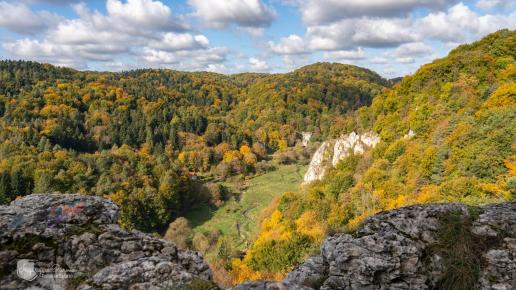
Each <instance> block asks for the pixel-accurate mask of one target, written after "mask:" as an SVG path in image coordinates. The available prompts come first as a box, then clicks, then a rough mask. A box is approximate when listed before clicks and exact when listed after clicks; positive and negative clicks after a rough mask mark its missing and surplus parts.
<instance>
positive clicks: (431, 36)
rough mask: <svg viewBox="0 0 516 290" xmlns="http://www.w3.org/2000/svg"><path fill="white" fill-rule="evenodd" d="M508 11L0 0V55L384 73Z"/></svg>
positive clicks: (397, 0) (467, 37) (97, 66)
mask: <svg viewBox="0 0 516 290" xmlns="http://www.w3.org/2000/svg"><path fill="white" fill-rule="evenodd" d="M515 10H516V0H471V1H457V0H368V1H364V0H181V1H174V0H163V1H156V0H102V1H101V0H95V1H83V2H81V1H74V0H71V1H67V0H22V1H11V0H0V58H2V59H25V60H35V61H40V62H48V63H52V64H55V65H60V66H68V67H73V68H76V69H81V70H109V71H119V70H128V69H134V68H148V67H153V68H171V69H177V70H208V71H215V72H220V73H239V72H250V71H252V72H286V71H291V70H293V69H296V68H298V67H300V66H303V65H306V64H310V63H314V62H318V61H330V62H340V63H350V64H355V65H359V66H363V67H368V68H371V69H373V70H375V71H377V72H378V73H380V74H381V75H383V76H384V77H388V78H391V77H397V76H403V75H406V74H410V73H412V72H414V71H415V70H416V69H417V68H418V67H419V66H420V65H421V64H424V63H427V62H429V61H431V60H432V59H435V58H437V57H442V56H445V55H446V54H447V53H448V52H449V50H450V49H452V48H454V47H456V46H457V45H459V44H461V43H466V42H471V41H474V40H477V39H480V38H481V37H483V36H485V35H486V34H489V33H491V32H494V31H496V30H498V29H501V28H509V29H515V28H516V12H515Z"/></svg>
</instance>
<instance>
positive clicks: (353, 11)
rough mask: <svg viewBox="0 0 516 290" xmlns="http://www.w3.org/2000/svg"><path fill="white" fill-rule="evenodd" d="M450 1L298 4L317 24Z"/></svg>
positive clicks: (334, 0)
mask: <svg viewBox="0 0 516 290" xmlns="http://www.w3.org/2000/svg"><path fill="white" fill-rule="evenodd" d="M452 2H455V0H369V1H364V0H347V1H341V0H305V1H300V3H299V5H300V8H301V14H302V16H303V20H304V21H305V22H306V23H307V24H309V25H317V24H326V23H331V22H336V21H339V20H341V19H343V18H351V17H355V18H356V17H360V16H381V17H384V16H389V17H391V16H400V15H405V14H407V13H409V12H411V11H413V10H414V9H416V8H421V7H426V8H438V7H444V6H446V5H447V4H449V3H452Z"/></svg>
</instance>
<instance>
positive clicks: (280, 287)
mask: <svg viewBox="0 0 516 290" xmlns="http://www.w3.org/2000/svg"><path fill="white" fill-rule="evenodd" d="M230 290H312V288H310V287H306V286H301V285H297V284H293V283H288V282H270V281H256V282H247V283H243V284H240V285H238V286H236V287H234V288H231V289H230Z"/></svg>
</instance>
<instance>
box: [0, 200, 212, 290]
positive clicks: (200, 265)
mask: <svg viewBox="0 0 516 290" xmlns="http://www.w3.org/2000/svg"><path fill="white" fill-rule="evenodd" d="M117 218H118V207H117V206H116V205H115V204H114V203H112V202H111V201H109V200H107V199H103V198H100V197H95V196H82V195H76V194H69V195H65V194H35V195H29V196H27V197H25V198H23V199H20V200H16V201H13V202H12V203H11V204H10V205H9V206H0V229H1V230H0V285H1V287H0V288H2V289H26V288H31V287H32V289H73V288H79V289H183V288H184V289H189V288H188V287H189V285H195V286H196V287H198V288H194V289H218V287H216V285H215V284H214V283H213V281H212V276H211V271H210V269H209V267H208V265H207V264H206V263H204V261H203V259H202V257H201V256H200V255H199V254H198V253H196V252H192V251H184V250H180V249H178V248H177V247H176V246H175V245H174V244H173V243H171V242H168V241H165V240H161V239H156V238H154V237H152V236H150V235H147V234H144V233H141V232H138V231H131V232H128V231H125V230H122V229H120V228H119V227H118V225H116V221H117ZM20 259H28V260H29V261H30V262H34V263H35V264H36V267H35V268H36V269H40V271H43V272H45V271H46V272H45V273H40V275H38V277H37V278H36V279H35V280H33V281H26V280H23V279H21V278H20V277H18V275H17V264H18V261H19V260H20ZM33 268H34V267H33ZM46 268H51V269H50V270H51V271H47V270H46ZM56 269H57V270H59V271H57V270H56ZM59 273H61V274H62V275H59ZM36 287H37V288H36Z"/></svg>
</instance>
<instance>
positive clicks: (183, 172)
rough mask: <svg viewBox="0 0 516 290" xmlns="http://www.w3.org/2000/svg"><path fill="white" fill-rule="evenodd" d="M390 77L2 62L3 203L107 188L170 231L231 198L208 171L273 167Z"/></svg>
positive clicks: (327, 130)
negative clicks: (112, 69) (302, 136)
mask: <svg viewBox="0 0 516 290" xmlns="http://www.w3.org/2000/svg"><path fill="white" fill-rule="evenodd" d="M386 85H387V81H385V80H384V79H382V78H381V77H380V76H378V75H377V74H376V73H374V72H371V71H369V70H366V69H362V68H358V67H355V66H348V65H339V64H325V63H322V64H315V65H312V66H308V67H305V68H302V69H299V70H297V71H294V72H292V73H288V74H276V75H267V74H240V75H234V76H225V75H220V74H214V73H206V72H198V73H187V72H178V71H171V70H135V71H129V72H122V73H103V72H80V71H75V70H71V69H66V68H58V67H54V66H51V65H47V64H39V63H34V62H25V61H1V62H0V160H1V161H0V202H2V203H7V202H9V201H10V200H13V199H14V198H16V197H17V196H23V195H27V194H29V193H33V192H35V193H41V192H53V191H58V192H80V193H84V194H92V195H99V196H105V197H110V198H112V199H113V200H114V201H115V202H116V203H117V204H119V205H120V206H121V208H122V211H121V223H122V225H123V226H125V227H127V228H137V229H140V230H144V231H147V232H163V230H164V229H165V228H166V226H167V225H168V223H170V222H171V221H172V220H173V219H174V218H176V217H178V216H179V215H180V214H182V213H184V212H186V211H187V210H188V209H189V208H190V207H191V206H193V205H194V204H197V205H198V204H200V203H211V204H220V202H221V201H222V199H224V194H222V193H221V192H222V191H221V189H220V188H217V186H211V187H209V188H205V187H206V186H204V185H203V184H202V182H200V181H199V179H198V178H197V177H196V176H197V175H199V176H203V177H214V178H217V179H220V178H226V177H228V176H232V175H252V174H255V173H256V172H261V170H268V169H267V168H269V167H270V166H268V164H267V162H268V160H269V159H270V155H271V154H272V153H274V152H287V151H288V150H289V148H290V147H292V146H294V145H295V144H296V142H297V140H298V139H299V132H301V131H311V132H314V133H315V134H314V138H315V139H324V138H326V137H327V136H328V135H330V134H331V129H332V123H333V121H334V120H335V118H337V116H340V115H343V114H345V113H346V112H349V111H350V110H353V109H356V108H358V107H360V106H362V105H366V104H370V103H371V100H372V98H373V97H374V96H375V95H377V94H379V93H381V92H383V91H384V90H386ZM294 159H295V156H294Z"/></svg>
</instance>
